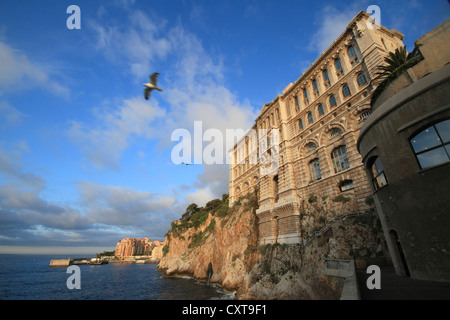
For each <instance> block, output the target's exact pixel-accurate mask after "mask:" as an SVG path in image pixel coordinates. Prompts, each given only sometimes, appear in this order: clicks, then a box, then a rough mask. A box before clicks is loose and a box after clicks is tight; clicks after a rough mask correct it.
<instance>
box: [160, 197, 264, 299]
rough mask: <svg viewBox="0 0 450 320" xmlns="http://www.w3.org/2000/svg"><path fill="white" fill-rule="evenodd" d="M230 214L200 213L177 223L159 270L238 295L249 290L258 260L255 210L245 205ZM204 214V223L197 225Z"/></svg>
mask: <svg viewBox="0 0 450 320" xmlns="http://www.w3.org/2000/svg"><path fill="white" fill-rule="evenodd" d="M227 208H228V205H227ZM222 209H223V207H222ZM219 211H220V210H219ZM226 211H228V210H226ZM226 211H223V212H222V214H220V213H218V212H217V211H215V210H212V211H211V212H210V213H207V212H206V213H202V212H198V213H196V214H194V215H193V216H192V218H191V220H190V221H188V222H186V219H182V220H178V221H175V222H174V223H173V224H172V226H173V228H172V230H170V231H169V232H168V233H167V235H166V243H167V244H166V246H165V248H164V249H163V256H162V259H161V262H160V263H159V265H158V268H159V269H160V270H164V271H165V274H166V275H168V276H177V275H188V276H191V277H193V278H195V279H198V280H204V281H208V280H209V282H210V283H215V284H218V285H220V286H222V287H223V288H224V289H226V290H229V291H237V293H238V294H239V293H241V291H243V290H245V289H246V288H247V287H248V281H249V277H248V273H249V271H250V270H251V268H252V267H253V265H254V264H255V263H256V261H257V259H258V252H257V250H256V245H257V241H258V234H257V224H256V215H255V210H254V208H250V207H249V205H242V206H235V207H234V208H233V209H230V210H229V211H228V213H227V212H226ZM200 214H202V216H201V217H200V220H202V223H200V224H198V226H197V223H195V221H196V220H195V219H197V218H198V217H197V216H198V215H200ZM189 226H190V227H189ZM195 226H197V227H195Z"/></svg>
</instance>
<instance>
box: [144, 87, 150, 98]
mask: <svg viewBox="0 0 450 320" xmlns="http://www.w3.org/2000/svg"><path fill="white" fill-rule="evenodd" d="M150 92H152V89H150V88H145V89H144V97H145V100H148V98H150Z"/></svg>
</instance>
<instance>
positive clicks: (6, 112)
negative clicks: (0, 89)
mask: <svg viewBox="0 0 450 320" xmlns="http://www.w3.org/2000/svg"><path fill="white" fill-rule="evenodd" d="M25 117H26V115H25V114H24V113H22V112H20V111H19V110H17V109H16V108H14V107H12V106H11V105H10V104H9V103H8V102H7V101H0V129H8V128H11V127H14V126H16V125H19V124H20V123H21V122H22V121H23V119H24V118H25Z"/></svg>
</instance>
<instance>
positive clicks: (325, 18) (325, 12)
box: [309, 0, 367, 54]
mask: <svg viewBox="0 0 450 320" xmlns="http://www.w3.org/2000/svg"><path fill="white" fill-rule="evenodd" d="M366 3H367V1H365V0H357V1H354V2H352V3H347V4H346V5H345V6H342V7H341V8H339V9H338V8H336V7H334V6H332V5H327V6H325V7H323V9H322V10H321V11H319V12H318V14H317V15H316V17H315V20H316V22H315V24H316V25H317V26H318V28H317V31H316V32H315V33H314V34H313V36H312V37H311V42H310V45H309V49H310V50H313V51H316V52H317V53H319V54H320V53H322V52H323V51H324V50H325V49H326V48H328V47H329V46H330V45H331V44H332V43H333V41H334V40H335V39H336V38H337V37H338V36H339V35H340V34H341V33H342V32H344V30H345V28H346V27H347V25H348V23H349V22H350V21H351V20H352V19H353V18H354V17H355V15H356V14H357V13H358V12H359V11H361V10H366V8H367V4H366Z"/></svg>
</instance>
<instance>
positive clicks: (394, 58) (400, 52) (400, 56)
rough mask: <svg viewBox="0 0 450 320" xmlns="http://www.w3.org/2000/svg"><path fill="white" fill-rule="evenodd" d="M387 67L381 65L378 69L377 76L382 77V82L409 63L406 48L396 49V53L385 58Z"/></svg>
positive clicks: (390, 53)
mask: <svg viewBox="0 0 450 320" xmlns="http://www.w3.org/2000/svg"><path fill="white" fill-rule="evenodd" d="M384 62H385V63H386V65H381V66H378V67H377V70H378V71H379V72H377V75H379V76H380V77H381V80H384V79H386V78H387V77H388V76H390V75H391V74H392V73H393V72H394V71H395V70H396V69H398V68H399V67H401V66H402V65H404V64H405V63H406V62H408V51H406V47H405V46H402V47H400V48H397V49H395V52H389V55H388V56H387V57H385V58H384Z"/></svg>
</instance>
